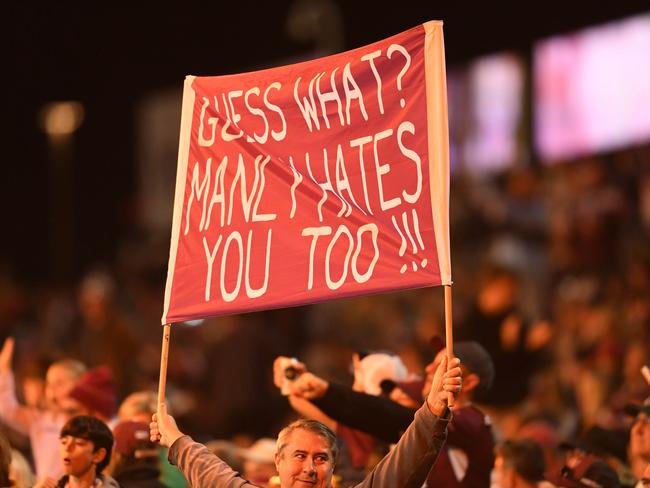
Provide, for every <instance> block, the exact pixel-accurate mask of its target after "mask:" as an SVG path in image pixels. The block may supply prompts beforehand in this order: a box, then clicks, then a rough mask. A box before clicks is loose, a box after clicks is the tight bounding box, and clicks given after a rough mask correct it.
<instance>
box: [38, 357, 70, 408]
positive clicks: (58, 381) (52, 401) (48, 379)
mask: <svg viewBox="0 0 650 488" xmlns="http://www.w3.org/2000/svg"><path fill="white" fill-rule="evenodd" d="M74 383H75V378H74V376H73V374H72V373H71V372H70V371H69V370H68V369H66V368H64V367H63V366H59V365H52V366H50V368H49V369H48V370H47V374H46V375H45V399H46V401H47V404H48V406H49V407H50V408H53V409H56V410H58V409H59V408H60V407H61V401H62V399H63V398H65V397H66V396H67V395H68V393H70V390H72V387H73V386H74Z"/></svg>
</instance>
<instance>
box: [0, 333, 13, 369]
mask: <svg viewBox="0 0 650 488" xmlns="http://www.w3.org/2000/svg"><path fill="white" fill-rule="evenodd" d="M13 356H14V338H13V337H7V339H5V342H4V344H3V345H2V350H0V373H10V372H11V360H12V358H13Z"/></svg>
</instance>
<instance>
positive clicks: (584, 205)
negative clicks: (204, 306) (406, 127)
mask: <svg viewBox="0 0 650 488" xmlns="http://www.w3.org/2000/svg"><path fill="white" fill-rule="evenodd" d="M450 221H451V223H450V228H451V244H452V252H451V257H452V271H453V273H452V275H453V279H454V285H453V287H452V291H453V310H454V312H453V313H454V316H453V322H454V333H455V336H456V337H457V339H458V340H477V341H479V342H480V343H481V344H482V345H483V346H484V347H485V348H486V349H487V350H488V352H489V353H490V355H491V356H492V358H493V361H494V363H495V364H494V365H495V371H496V376H495V380H494V386H493V388H492V391H491V394H490V395H489V396H487V397H486V398H484V399H483V401H482V404H481V406H482V408H484V410H485V411H486V412H487V413H488V414H489V415H490V417H491V418H492V419H493V422H494V432H495V436H496V439H497V441H499V440H505V439H513V438H516V437H518V436H520V435H521V434H522V432H531V433H533V434H534V436H536V438H537V440H538V441H539V442H540V444H541V445H543V447H545V448H548V449H549V450H554V449H556V448H558V447H559V445H560V443H561V441H562V440H566V439H572V438H576V437H577V436H579V435H580V434H582V433H584V432H585V431H587V430H588V429H590V428H592V427H594V426H599V427H603V428H607V429H613V430H616V429H619V430H625V429H629V427H630V418H629V416H626V414H625V407H626V405H629V404H634V403H636V404H641V403H642V402H643V401H644V399H645V398H646V397H648V396H649V395H650V387H649V386H648V383H647V382H646V381H645V380H644V378H643V376H642V375H641V373H640V370H641V367H642V366H643V365H646V364H648V363H650V337H649V335H650V246H649V245H648V242H650V146H642V147H637V148H634V149H627V150H623V151H618V152H616V153H613V154H609V155H603V156H599V157H589V158H585V159H582V160H576V161H570V162H564V163H558V164H556V165H553V166H548V167H520V168H516V169H512V170H509V171H506V172H503V173H499V174H494V175H472V174H467V173H465V174H459V175H454V176H453V178H452V185H451V211H450ZM163 241H164V240H163ZM163 241H161V240H160V239H151V238H150V236H142V235H137V236H136V235H130V236H127V237H124V238H123V240H122V241H121V242H120V243H119V245H118V246H117V248H118V252H117V253H116V257H115V260H114V261H113V262H110V263H98V265H97V266H96V267H93V268H92V269H88V270H87V273H85V274H84V275H83V276H82V277H81V278H80V279H79V281H78V282H76V283H75V284H74V286H61V285H57V286H53V285H48V284H46V283H36V284H35V283H33V282H27V281H25V280H23V279H22V278H21V276H17V275H16V274H15V273H13V272H12V269H11V266H9V264H6V265H3V266H2V267H1V268H0V340H4V339H5V338H7V337H14V338H15V349H16V350H15V355H14V365H13V367H14V371H15V374H16V378H17V381H16V384H17V385H19V387H18V389H17V394H18V397H19V400H20V401H21V402H22V403H24V404H27V405H31V406H37V404H38V402H39V401H41V398H42V397H41V394H40V392H42V389H43V385H44V381H45V372H46V368H47V366H48V365H50V364H52V363H53V362H54V361H57V360H60V359H63V358H73V359H77V360H79V361H81V362H83V363H84V364H85V365H86V366H88V367H90V368H92V367H95V366H99V365H107V366H108V367H109V368H110V369H111V370H112V372H113V375H114V377H115V384H116V388H117V390H116V391H117V400H118V401H122V400H123V399H124V398H126V397H127V395H128V394H130V393H132V392H134V391H142V390H156V388H157V384H158V370H159V364H160V359H159V355H160V341H161V337H162V329H161V328H160V315H161V311H162V301H163V295H164V279H165V273H166V265H167V260H166V259H167V256H166V252H167V243H165V242H163ZM444 313H445V312H444V300H443V293H442V290H441V289H438V288H426V289H419V290H411V291H404V292H396V293H389V294H386V295H382V296H373V297H358V298H353V299H345V300H336V301H331V302H326V303H321V304H316V305H309V306H303V307H296V308H291V309H282V310H274V311H268V312H259V313H251V314H242V315H236V316H227V317H221V318H208V319H205V320H203V321H197V322H198V323H192V324H177V325H174V326H173V328H172V334H171V347H170V355H169V366H168V377H167V393H168V397H169V398H168V400H169V405H170V410H171V411H173V413H174V416H175V418H176V419H177V421H178V423H179V425H182V426H183V428H184V431H186V432H188V433H190V434H191V435H192V436H193V437H195V438H196V439H198V440H201V441H204V442H208V441H210V440H214V439H228V440H230V441H232V442H233V443H234V444H236V445H238V446H248V445H250V444H252V443H253V441H254V440H255V439H258V438H260V437H274V436H275V434H276V433H277V432H278V431H279V430H280V428H281V427H282V426H283V425H285V424H286V422H287V420H289V419H291V418H293V417H294V416H295V413H294V412H293V411H292V410H291V408H290V405H289V404H288V402H287V400H286V398H284V397H282V396H281V395H279V394H278V391H277V389H276V388H275V386H274V385H273V377H272V369H273V366H272V365H273V361H274V359H275V358H276V357H277V356H280V355H284V356H288V357H297V358H299V359H300V360H301V361H303V362H304V363H306V364H309V366H310V370H311V371H314V372H317V373H318V374H319V375H322V376H324V377H327V378H329V379H331V380H333V381H339V382H341V383H349V384H351V382H352V374H351V357H352V356H353V353H358V352H360V351H377V350H385V349H390V351H391V352H392V353H393V354H396V355H398V356H399V357H400V358H401V360H402V361H403V363H404V365H405V366H406V368H407V370H408V371H409V372H411V373H413V374H414V375H417V374H423V371H424V367H425V366H426V365H427V364H428V363H429V362H430V361H431V360H432V359H433V357H434V355H435V353H436V348H435V347H432V338H434V337H437V336H438V337H444V323H445V317H444ZM531 435H532V434H531ZM12 439H13V440H15V446H17V448H18V449H19V450H21V451H22V452H23V453H24V454H25V455H26V456H27V457H28V458H29V456H31V453H30V451H29V448H28V443H27V442H25V441H22V442H21V439H20V437H15V436H14V437H12ZM13 444H14V442H12V445H13ZM502 452H504V453H509V452H510V451H508V450H507V449H506V450H503V451H502ZM546 454H547V455H548V456H549V460H551V461H552V459H553V458H552V455H551V454H549V453H548V452H547V453H546Z"/></svg>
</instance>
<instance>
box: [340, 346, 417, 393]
mask: <svg viewBox="0 0 650 488" xmlns="http://www.w3.org/2000/svg"><path fill="white" fill-rule="evenodd" d="M353 365H354V384H353V386H352V388H353V389H354V390H355V391H360V392H363V393H367V394H369V395H375V396H376V395H379V394H381V392H382V390H381V382H382V381H384V380H392V381H402V380H404V379H406V377H407V376H408V370H407V369H406V366H405V365H404V363H403V362H402V360H401V359H400V357H399V356H396V355H394V354H388V353H384V352H376V353H371V354H366V355H362V354H359V353H355V354H354V355H353Z"/></svg>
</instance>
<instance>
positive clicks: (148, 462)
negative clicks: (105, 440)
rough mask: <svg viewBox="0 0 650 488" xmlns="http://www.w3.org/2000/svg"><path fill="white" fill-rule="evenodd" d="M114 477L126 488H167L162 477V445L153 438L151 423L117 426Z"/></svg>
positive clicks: (114, 431) (114, 429) (114, 430)
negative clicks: (159, 445) (150, 434)
mask: <svg viewBox="0 0 650 488" xmlns="http://www.w3.org/2000/svg"><path fill="white" fill-rule="evenodd" d="M113 436H114V437H115V449H114V456H115V461H114V464H113V471H112V474H113V477H114V478H115V480H116V481H117V482H118V483H119V484H120V486H121V487H122V488H166V487H167V485H165V484H163V483H162V482H161V481H160V480H159V476H160V469H159V467H158V459H159V455H158V452H159V449H158V444H156V443H154V442H151V441H150V440H149V424H148V423H145V422H133V421H128V420H127V421H123V422H119V423H118V424H117V425H116V426H115V427H114V428H113Z"/></svg>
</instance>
